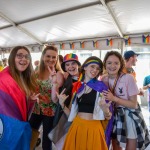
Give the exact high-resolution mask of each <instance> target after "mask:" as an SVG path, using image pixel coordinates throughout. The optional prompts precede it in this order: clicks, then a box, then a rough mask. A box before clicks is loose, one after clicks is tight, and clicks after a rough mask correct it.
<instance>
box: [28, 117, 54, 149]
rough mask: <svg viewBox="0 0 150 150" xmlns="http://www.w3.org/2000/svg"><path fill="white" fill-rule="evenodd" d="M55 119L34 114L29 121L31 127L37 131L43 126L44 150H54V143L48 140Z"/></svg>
mask: <svg viewBox="0 0 150 150" xmlns="http://www.w3.org/2000/svg"><path fill="white" fill-rule="evenodd" d="M53 119H54V117H49V116H45V115H37V114H32V115H31V118H30V120H29V122H30V125H31V127H32V128H34V129H36V130H39V128H40V126H41V124H43V138H42V148H43V150H52V142H51V140H50V139H49V138H48V134H49V132H50V131H51V130H52V127H53Z"/></svg>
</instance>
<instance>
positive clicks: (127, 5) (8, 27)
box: [0, 0, 150, 48]
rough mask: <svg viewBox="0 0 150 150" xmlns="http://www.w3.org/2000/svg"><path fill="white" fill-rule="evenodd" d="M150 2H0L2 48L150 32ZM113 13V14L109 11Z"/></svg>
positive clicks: (103, 0)
mask: <svg viewBox="0 0 150 150" xmlns="http://www.w3.org/2000/svg"><path fill="white" fill-rule="evenodd" d="M149 5H150V1H149V0H107V1H105V0H76V1H74V0H63V1H62V0H44V1H43V0H38V1H35V0H26V1H25V0H13V1H10V0H0V48H7V47H13V46H16V45H30V44H40V45H41V44H44V43H50V42H61V41H73V40H79V39H81V40H82V39H88V38H93V39H94V38H104V37H111V36H112V37H113V36H116V37H120V34H119V32H118V30H117V29H120V32H121V34H122V35H132V34H144V33H149V31H150V20H149V18H150V17H149V16H150V9H149ZM109 10H110V11H109Z"/></svg>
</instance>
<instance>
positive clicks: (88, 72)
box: [84, 63, 100, 82]
mask: <svg viewBox="0 0 150 150" xmlns="http://www.w3.org/2000/svg"><path fill="white" fill-rule="evenodd" d="M84 70H85V80H86V82H88V81H89V80H91V79H93V78H95V77H97V75H98V74H99V72H100V67H99V65H98V64H95V63H91V64H89V65H88V66H86V67H84Z"/></svg>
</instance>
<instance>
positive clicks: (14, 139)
mask: <svg viewBox="0 0 150 150" xmlns="http://www.w3.org/2000/svg"><path fill="white" fill-rule="evenodd" d="M27 117H28V111H27V102H26V96H25V93H24V92H23V91H22V90H21V89H20V87H19V86H18V84H17V83H16V81H15V80H14V79H13V78H12V77H11V75H10V72H9V68H8V67H7V68H6V69H4V70H3V71H2V72H0V150H29V149H30V139H31V127H30V125H29V123H28V122H27Z"/></svg>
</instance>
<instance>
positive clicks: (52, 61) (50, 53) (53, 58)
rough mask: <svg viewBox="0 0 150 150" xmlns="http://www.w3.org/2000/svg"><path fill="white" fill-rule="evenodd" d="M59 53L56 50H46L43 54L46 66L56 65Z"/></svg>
mask: <svg viewBox="0 0 150 150" xmlns="http://www.w3.org/2000/svg"><path fill="white" fill-rule="evenodd" d="M57 57H58V53H57V52H56V51H54V50H46V52H45V54H44V55H43V58H42V59H43V62H44V65H45V67H48V66H49V67H53V66H55V65H56V62H57Z"/></svg>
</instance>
